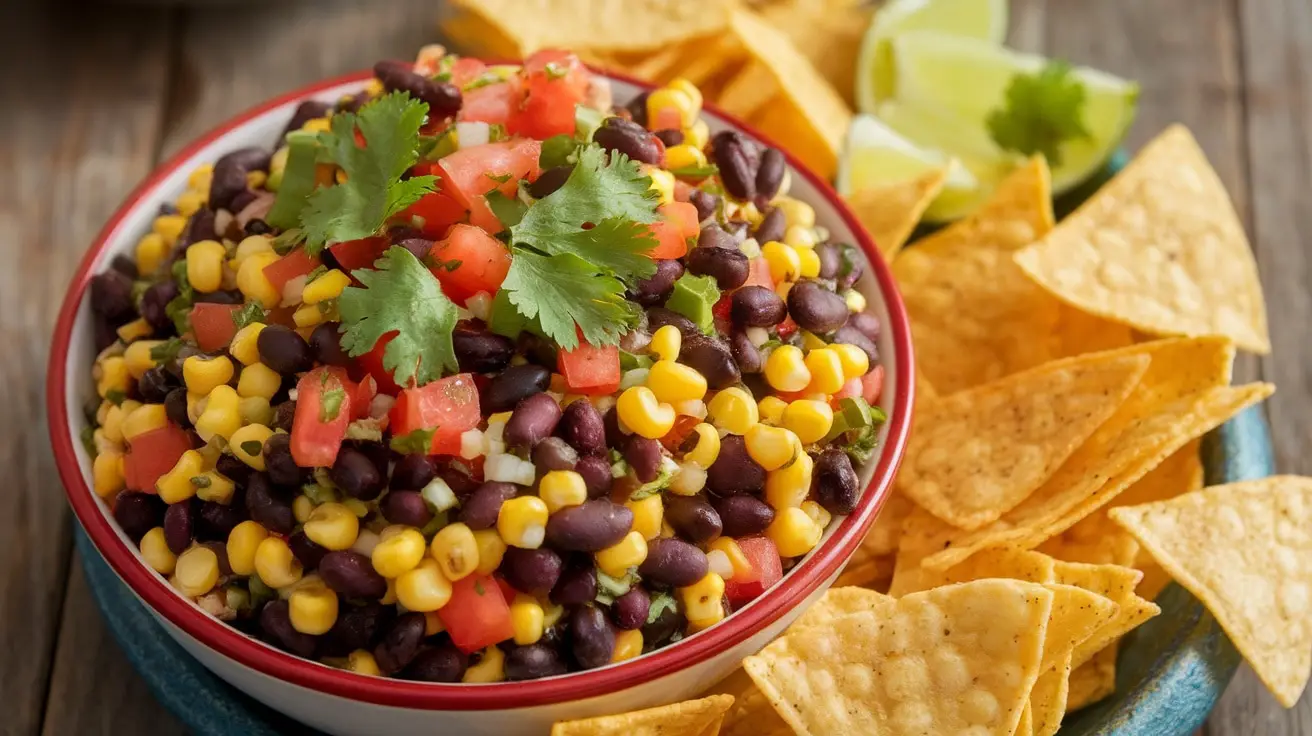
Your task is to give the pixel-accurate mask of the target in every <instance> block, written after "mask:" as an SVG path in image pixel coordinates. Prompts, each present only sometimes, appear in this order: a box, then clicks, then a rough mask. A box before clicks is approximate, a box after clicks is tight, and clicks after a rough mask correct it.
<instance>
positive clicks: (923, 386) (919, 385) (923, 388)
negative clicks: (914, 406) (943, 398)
mask: <svg viewBox="0 0 1312 736" xmlns="http://www.w3.org/2000/svg"><path fill="white" fill-rule="evenodd" d="M938 397H939V392H938V389H936V388H934V384H932V383H930V382H929V379H928V378H925V374H924V373H922V372H921V371H920V368H916V400H917V401H921V400H928V399H936V398H938Z"/></svg>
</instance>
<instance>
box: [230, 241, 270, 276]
mask: <svg viewBox="0 0 1312 736" xmlns="http://www.w3.org/2000/svg"><path fill="white" fill-rule="evenodd" d="M256 253H273V238H270V237H269V236H268V235H250V236H247V237H245V238H243V239H242V241H241V242H240V243H238V244H237V247H236V248H234V249H233V251H232V259H231V260H229V261H228V266H229V267H230V268H232V269H233V270H234V271H236V270H238V269H239V268H241V264H243V263H245V262H246V259H247V258H250V257H251V256H253V255H255V254H256Z"/></svg>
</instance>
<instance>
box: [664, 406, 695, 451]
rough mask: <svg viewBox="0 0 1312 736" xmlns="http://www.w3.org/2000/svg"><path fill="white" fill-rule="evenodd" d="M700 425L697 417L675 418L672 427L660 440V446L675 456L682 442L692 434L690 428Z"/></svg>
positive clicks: (683, 416)
mask: <svg viewBox="0 0 1312 736" xmlns="http://www.w3.org/2000/svg"><path fill="white" fill-rule="evenodd" d="M701 423H702V420H701V419H698V418H697V417H694V416H690V415H688V414H680V415H679V416H678V417H676V418H675V420H674V426H673V427H671V428H670V431H669V432H666V433H665V436H664V437H662V438H661V444H662V445H664V446H665V449H667V450H669V451H670V452H671V453H674V454H676V455H677V454H678V453H679V448H680V447H681V446H682V445H683V441H684V440H686V439H688V435H690V434H692V428H693V427H696V426H697V425H698V424H701Z"/></svg>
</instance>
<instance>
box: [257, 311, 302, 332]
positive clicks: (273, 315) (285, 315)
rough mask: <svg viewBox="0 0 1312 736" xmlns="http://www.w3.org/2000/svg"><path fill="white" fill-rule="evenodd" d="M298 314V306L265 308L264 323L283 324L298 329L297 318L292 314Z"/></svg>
mask: <svg viewBox="0 0 1312 736" xmlns="http://www.w3.org/2000/svg"><path fill="white" fill-rule="evenodd" d="M294 314H296V307H274V308H273V309H266V310H264V324H266V325H282V326H283V327H290V328H292V329H293V330H294V329H296V320H295V319H294V318H293V317H292V315H294Z"/></svg>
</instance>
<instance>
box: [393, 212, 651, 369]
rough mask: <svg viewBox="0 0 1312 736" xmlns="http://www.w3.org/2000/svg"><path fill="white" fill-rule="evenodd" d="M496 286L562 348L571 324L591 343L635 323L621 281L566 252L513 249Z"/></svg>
mask: <svg viewBox="0 0 1312 736" xmlns="http://www.w3.org/2000/svg"><path fill="white" fill-rule="evenodd" d="M529 211H530V212H531V211H532V208H531V207H530V208H529ZM501 288H502V289H503V290H504V291H506V292H507V298H508V299H509V300H510V303H511V304H513V305H514V306H515V308H516V309H517V310H518V311H519V313H520V314H522V315H523V316H524V317H525V318H527V319H529V320H532V319H535V318H536V319H537V320H538V322H539V323H540V324H541V325H542V331H543V332H545V333H546V334H547V336H548V337H550V338H551V339H552V340H555V341H556V343H557V344H559V345H560V347H562V348H564V349H565V350H573V349H574V348H576V347H578V345H579V336H578V333H576V332H575V328H574V326H575V324H576V323H577V324H578V332H581V333H583V339H584V341H586V342H588V343H589V344H592V345H613V344H615V343H617V342H619V339H620V336H621V335H623V334H624V333H625V332H626V331H628V329H629V328H630V327H632V326H633V325H635V324H637V323H638V307H637V305H636V304H634V303H633V302H630V301H628V300H627V299H625V298H624V284H622V283H620V281H619V279H616V278H614V277H613V276H607V275H604V274H601V273H598V272H597V269H596V267H595V266H593V265H592V264H591V263H588V262H587V261H585V260H583V259H582V258H580V257H579V256H577V255H574V254H572V253H561V254H559V255H554V256H543V255H539V254H537V253H534V252H533V251H530V250H521V249H517V250H516V251H515V256H514V258H513V259H512V260H511V261H510V272H509V273H507V274H506V279H505V281H504V282H502V284H501ZM389 349H390V346H389Z"/></svg>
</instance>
